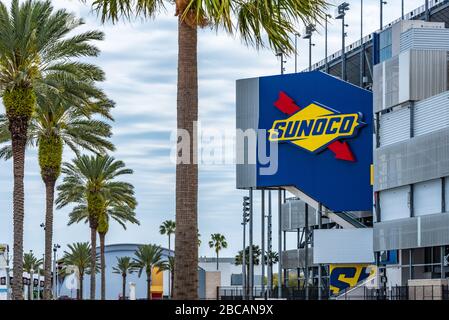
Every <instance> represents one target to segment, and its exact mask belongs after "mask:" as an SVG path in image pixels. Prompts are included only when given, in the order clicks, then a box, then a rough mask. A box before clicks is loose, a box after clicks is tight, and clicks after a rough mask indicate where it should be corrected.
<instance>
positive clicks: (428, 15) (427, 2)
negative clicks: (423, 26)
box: [424, 0, 430, 21]
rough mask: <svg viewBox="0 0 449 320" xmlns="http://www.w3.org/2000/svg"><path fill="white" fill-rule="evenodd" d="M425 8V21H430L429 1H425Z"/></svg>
mask: <svg viewBox="0 0 449 320" xmlns="http://www.w3.org/2000/svg"><path fill="white" fill-rule="evenodd" d="M424 6H425V8H426V15H425V17H426V21H430V11H429V0H426V1H425V5H424Z"/></svg>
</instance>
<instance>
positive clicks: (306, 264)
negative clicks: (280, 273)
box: [304, 203, 309, 300]
mask: <svg viewBox="0 0 449 320" xmlns="http://www.w3.org/2000/svg"><path fill="white" fill-rule="evenodd" d="M304 220H305V221H304V226H305V227H304V228H305V233H304V237H305V248H304V284H305V289H306V300H309V205H308V204H307V203H306V206H305V214H304Z"/></svg>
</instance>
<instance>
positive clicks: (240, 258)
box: [235, 245, 262, 290]
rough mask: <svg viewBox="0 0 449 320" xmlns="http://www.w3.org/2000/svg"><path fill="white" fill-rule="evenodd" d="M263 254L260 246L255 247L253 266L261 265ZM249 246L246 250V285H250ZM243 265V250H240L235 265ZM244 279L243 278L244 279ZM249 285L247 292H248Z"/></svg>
mask: <svg viewBox="0 0 449 320" xmlns="http://www.w3.org/2000/svg"><path fill="white" fill-rule="evenodd" d="M261 254H262V251H261V250H260V248H259V246H257V245H253V265H255V266H258V265H259V263H260V255H261ZM249 261H250V257H249V246H247V247H246V248H245V266H246V283H247V284H248V283H249ZM242 264H243V250H240V251H239V252H238V254H237V255H236V256H235V265H236V266H241V265H242ZM242 279H243V278H242ZM248 288H249V287H248V285H247V290H248Z"/></svg>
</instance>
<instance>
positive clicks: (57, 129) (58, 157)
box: [0, 78, 114, 299]
mask: <svg viewBox="0 0 449 320" xmlns="http://www.w3.org/2000/svg"><path fill="white" fill-rule="evenodd" d="M78 82H81V83H78ZM82 82H83V78H82V79H81V80H80V81H71V82H70V83H65V84H64V86H61V88H60V89H59V90H58V92H57V93H55V92H53V91H50V90H38V91H37V92H36V96H37V104H36V110H35V113H34V114H33V116H32V118H31V119H30V124H29V128H28V140H27V143H28V145H30V146H34V145H37V146H38V158H39V166H40V169H41V177H42V180H43V182H44V184H45V190H46V218H45V284H44V299H49V298H50V295H51V266H52V263H51V261H52V255H51V252H52V238H53V202H54V192H55V184H56V180H57V179H58V177H59V175H60V172H61V164H62V154H63V148H64V146H68V147H69V148H70V149H71V150H72V151H73V152H75V153H76V154H79V153H80V150H79V149H80V148H83V149H86V150H89V151H93V152H97V153H105V152H106V150H113V149H114V146H113V145H112V143H111V142H109V141H108V140H106V139H107V138H109V137H111V135H112V133H111V126H110V125H109V124H107V123H105V122H103V121H101V120H98V119H92V116H93V115H95V114H100V115H103V116H105V117H107V118H108V119H112V117H111V116H110V114H109V109H110V108H111V107H112V106H113V103H112V102H110V101H109V100H107V99H106V98H105V96H104V94H103V93H102V92H101V91H100V90H98V89H96V88H94V87H93V86H92V85H91V84H90V83H89V82H90V80H87V83H82ZM55 85H58V84H57V83H56V84H55ZM89 89H90V91H88V90H89ZM78 90H82V92H78ZM87 94H92V95H95V97H93V99H92V98H90V97H87V96H86V95H87ZM8 126H9V123H8V119H7V118H6V116H0V142H6V141H7V142H8V145H7V146H5V147H3V148H2V149H1V150H0V157H3V158H5V159H9V158H10V157H12V150H11V144H10V137H11V136H10V135H9V131H8V129H7V128H8Z"/></svg>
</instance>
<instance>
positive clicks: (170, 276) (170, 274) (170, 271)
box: [168, 234, 173, 298]
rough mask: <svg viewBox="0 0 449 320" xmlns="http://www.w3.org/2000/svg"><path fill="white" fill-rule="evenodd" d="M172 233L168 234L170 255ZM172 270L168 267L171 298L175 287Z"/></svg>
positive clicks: (169, 294)
mask: <svg viewBox="0 0 449 320" xmlns="http://www.w3.org/2000/svg"><path fill="white" fill-rule="evenodd" d="M170 240H171V234H168V255H169V256H170V250H171V241H170ZM172 273H173V272H172V270H170V269H168V296H169V297H170V298H171V295H172V292H173V290H172V288H173V280H172Z"/></svg>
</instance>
